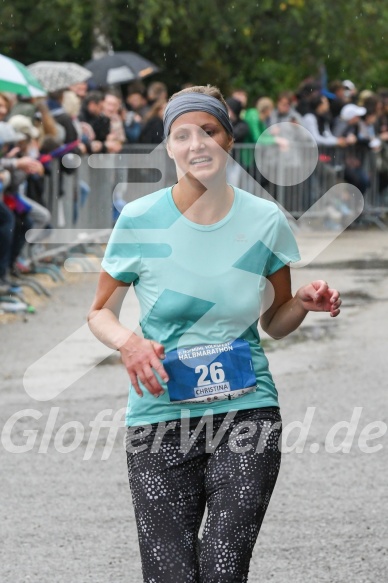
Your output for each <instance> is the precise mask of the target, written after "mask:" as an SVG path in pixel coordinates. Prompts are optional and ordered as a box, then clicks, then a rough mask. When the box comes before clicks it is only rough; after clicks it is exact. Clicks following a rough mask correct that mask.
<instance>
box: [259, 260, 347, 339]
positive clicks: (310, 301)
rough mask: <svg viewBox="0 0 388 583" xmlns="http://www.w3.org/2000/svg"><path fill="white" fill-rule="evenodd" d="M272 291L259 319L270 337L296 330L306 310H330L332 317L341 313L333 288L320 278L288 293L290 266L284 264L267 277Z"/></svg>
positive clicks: (335, 291) (277, 337)
mask: <svg viewBox="0 0 388 583" xmlns="http://www.w3.org/2000/svg"><path fill="white" fill-rule="evenodd" d="M267 279H268V281H269V282H270V283H271V284H272V286H273V288H274V292H275V296H274V301H273V303H272V305H271V306H270V308H269V309H268V310H267V311H266V312H264V314H263V315H262V316H261V318H260V324H261V327H262V328H263V330H264V331H265V332H267V334H269V335H270V336H272V338H276V339H279V338H283V337H284V336H287V335H288V334H290V333H291V332H293V331H294V330H296V329H297V328H298V327H299V326H300V324H301V323H302V322H303V320H304V319H305V317H306V316H307V313H308V312H310V311H312V312H330V315H331V316H333V317H335V316H338V314H339V313H340V309H339V308H340V305H341V300H340V297H339V293H338V291H337V290H335V289H330V288H329V286H328V284H327V283H326V282H325V281H323V280H317V281H313V282H311V283H309V284H308V285H305V286H303V287H301V288H299V289H298V291H297V292H296V294H295V296H292V293H291V276H290V268H289V267H288V266H287V265H286V266H284V267H282V268H281V269H279V270H278V271H276V272H275V273H274V274H272V275H269V276H268V278H267Z"/></svg>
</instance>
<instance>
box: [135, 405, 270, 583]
mask: <svg viewBox="0 0 388 583" xmlns="http://www.w3.org/2000/svg"><path fill="white" fill-rule="evenodd" d="M223 418H224V415H216V416H214V418H213V421H214V427H213V432H214V434H215V433H216V432H217V430H218V429H219V426H220V424H221V422H222V419H223ZM247 418H248V419H250V420H251V421H253V422H254V423H256V424H257V431H256V433H255V435H253V436H248V437H247V436H246V435H245V434H244V431H242V432H241V433H240V434H238V435H235V436H234V437H233V438H231V436H230V434H231V431H232V430H233V428H234V427H236V425H237V424H238V422H240V421H241V419H243V420H246V419H247ZM279 421H280V414H279V412H278V410H277V409H276V408H272V409H271V411H269V410H268V409H266V410H262V409H253V410H249V411H240V412H238V413H237V414H236V416H235V418H234V420H233V422H232V423H231V425H230V428H229V429H228V432H227V433H226V434H225V436H224V437H223V438H222V439H221V442H220V443H219V444H218V446H217V447H216V448H215V450H214V451H213V452H212V453H207V452H206V443H207V440H206V435H205V431H202V433H200V434H199V436H198V438H197V440H196V442H195V443H194V445H193V446H192V447H191V449H190V450H189V451H188V452H186V453H182V451H181V442H180V422H178V423H177V427H176V429H175V430H174V432H172V431H171V432H168V434H167V435H166V436H165V437H164V438H163V439H162V440H161V441H160V442H159V443H158V447H157V448H156V453H151V446H152V443H153V440H154V438H155V434H156V431H157V426H156V424H155V426H153V428H152V431H151V434H150V435H149V436H147V437H146V438H144V439H143V440H140V441H139V444H140V443H141V444H147V446H148V447H147V448H146V449H145V450H143V451H140V452H136V453H128V473H129V480H130V485H131V491H132V500H133V504H134V508H135V514H136V520H137V527H138V536H139V544H140V550H141V557H142V567H143V576H144V582H145V583H199V582H206V583H229V582H230V583H237V582H238V583H245V582H246V581H247V580H248V570H249V562H250V558H251V555H252V551H253V547H254V544H255V542H256V538H257V535H258V533H259V530H260V527H261V523H262V520H263V518H264V515H265V512H266V509H267V507H268V504H269V501H270V498H271V494H272V491H273V488H274V486H275V482H276V478H277V475H278V471H279V467H280V451H279V438H280V432H281V429H280V423H279ZM197 423H198V420H197ZM195 426H196V422H195V419H192V420H191V427H190V437H191V436H193V434H194V430H195ZM263 443H264V446H263ZM247 444H251V445H252V448H251V449H250V450H249V451H245V452H244V453H236V447H237V448H243V446H245V445H247ZM260 444H261V445H260ZM256 450H257V451H258V453H256ZM237 451H238V450H237ZM205 504H207V506H208V517H207V520H206V523H205V526H204V530H203V536H202V542H201V543H200V545H199V544H198V531H199V527H200V524H201V520H202V516H203V512H204V508H205Z"/></svg>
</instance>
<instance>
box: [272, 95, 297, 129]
mask: <svg viewBox="0 0 388 583" xmlns="http://www.w3.org/2000/svg"><path fill="white" fill-rule="evenodd" d="M284 121H288V122H294V123H299V124H301V123H302V116H301V115H300V114H299V113H298V112H297V111H296V109H295V108H294V94H293V93H292V91H282V92H281V93H279V95H278V98H277V101H276V108H275V109H274V110H273V111H272V113H271V116H270V119H269V125H273V124H275V123H281V122H284Z"/></svg>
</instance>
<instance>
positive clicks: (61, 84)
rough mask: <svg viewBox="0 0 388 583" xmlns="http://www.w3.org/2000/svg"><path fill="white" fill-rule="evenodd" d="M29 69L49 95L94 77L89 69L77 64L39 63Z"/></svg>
mask: <svg viewBox="0 0 388 583" xmlns="http://www.w3.org/2000/svg"><path fill="white" fill-rule="evenodd" d="M28 69H29V70H30V71H31V73H33V74H34V75H35V77H36V78H37V79H38V81H40V83H41V84H42V85H43V87H44V88H45V89H46V91H48V92H49V93H52V92H53V91H59V90H60V89H66V88H67V87H69V86H70V85H74V84H75V83H82V81H86V79H89V78H90V77H91V76H92V74H91V72H90V71H88V69H85V67H81V65H77V63H66V62H56V61H38V62H37V63H33V64H32V65H29V66H28Z"/></svg>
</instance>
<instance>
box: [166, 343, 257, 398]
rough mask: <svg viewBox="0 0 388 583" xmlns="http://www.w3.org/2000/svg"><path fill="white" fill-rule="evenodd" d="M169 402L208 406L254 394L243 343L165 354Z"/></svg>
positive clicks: (249, 360)
mask: <svg viewBox="0 0 388 583" xmlns="http://www.w3.org/2000/svg"><path fill="white" fill-rule="evenodd" d="M163 366H164V368H165V370H166V372H167V374H168V376H169V379H170V380H169V381H168V383H167V387H168V392H169V396H170V401H171V402H174V403H177V402H179V403H198V402H211V401H217V400H220V399H235V398H236V397H240V396H241V395H243V394H245V393H248V392H253V391H255V390H256V375H255V372H254V370H253V364H252V358H251V351H250V348H249V344H248V342H247V341H246V340H242V339H240V338H239V339H237V340H234V341H233V342H224V343H222V344H201V345H199V346H192V347H190V348H178V349H177V350H172V351H171V352H168V353H167V354H166V358H165V359H164V360H163Z"/></svg>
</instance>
